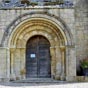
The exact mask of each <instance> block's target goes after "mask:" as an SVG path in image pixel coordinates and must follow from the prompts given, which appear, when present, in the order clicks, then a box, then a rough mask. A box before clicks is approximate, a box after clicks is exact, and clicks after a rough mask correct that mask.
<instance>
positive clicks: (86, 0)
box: [75, 0, 88, 75]
mask: <svg viewBox="0 0 88 88" xmlns="http://www.w3.org/2000/svg"><path fill="white" fill-rule="evenodd" d="M75 25H76V56H77V69H78V75H81V74H80V73H79V72H80V71H79V70H80V69H79V65H80V60H82V59H85V58H88V0H78V2H77V3H76V7H75Z"/></svg>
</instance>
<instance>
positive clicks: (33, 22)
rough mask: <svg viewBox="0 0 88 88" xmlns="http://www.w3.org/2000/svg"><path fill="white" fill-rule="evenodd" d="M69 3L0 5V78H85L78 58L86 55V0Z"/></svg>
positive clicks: (74, 0)
mask: <svg viewBox="0 0 88 88" xmlns="http://www.w3.org/2000/svg"><path fill="white" fill-rule="evenodd" d="M1 2H2V0H1ZM71 2H73V5H72V6H67V5H66V6H62V7H60V6H58V5H55V6H26V7H9V8H7V7H6V8H5V7H1V8H0V81H10V80H23V79H27V78H28V79H30V78H32V77H37V78H40V77H44V78H46V77H47V78H48V75H49V78H52V79H56V80H59V81H60V80H65V81H88V77H85V76H83V75H81V71H80V61H81V60H83V59H84V58H88V9H87V8H88V6H87V3H88V1H87V0H83V1H82V0H73V1H72V0H71ZM40 54H41V55H40ZM39 58H40V59H39ZM46 58H47V59H46ZM31 59H32V60H31ZM30 69H31V70H30ZM36 69H37V70H36ZM49 71H50V72H49ZM27 75H28V77H27Z"/></svg>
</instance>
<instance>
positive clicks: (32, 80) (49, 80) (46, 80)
mask: <svg viewBox="0 0 88 88" xmlns="http://www.w3.org/2000/svg"><path fill="white" fill-rule="evenodd" d="M13 82H14V83H63V82H64V83H65V82H66V81H60V80H54V79H52V78H30V79H24V80H16V81H13Z"/></svg>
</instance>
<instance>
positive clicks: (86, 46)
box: [0, 0, 88, 79]
mask: <svg viewBox="0 0 88 88" xmlns="http://www.w3.org/2000/svg"><path fill="white" fill-rule="evenodd" d="M74 1H75V3H76V0H74ZM87 3H88V0H77V3H76V4H75V8H57V7H48V8H39V7H37V8H35V7H31V8H25V9H24V8H14V9H7V10H6V9H4V10H3V9H0V47H1V48H0V61H1V62H0V65H1V66H0V70H1V71H0V78H1V79H3V78H9V77H10V75H9V74H10V73H9V72H10V70H9V65H7V63H8V62H9V59H8V55H9V52H8V44H7V43H5V41H6V40H5V39H4V38H3V36H4V37H5V36H6V35H7V34H8V33H9V32H8V31H7V30H9V26H11V24H13V22H14V21H15V20H16V19H17V18H18V19H19V16H22V15H23V14H25V13H37V12H40V13H41V12H45V13H49V14H51V15H52V16H55V17H58V19H59V18H61V19H62V20H63V22H64V23H65V24H66V25H67V26H68V28H69V30H70V31H71V34H72V36H73V41H74V46H73V47H75V48H74V49H73V50H74V51H72V53H74V55H75V53H76V61H77V62H73V63H74V64H75V63H77V70H78V71H79V66H80V60H82V59H84V58H86V57H88V5H87ZM19 21H20V22H21V19H20V20H19ZM14 26H16V25H14ZM9 36H10V34H9ZM2 45H3V46H2ZM75 50H76V52H75ZM72 53H71V52H69V54H72ZM69 58H71V61H74V60H73V59H74V58H75V56H73V57H69ZM67 63H68V64H69V65H70V64H73V63H72V62H67ZM73 69H74V66H73ZM69 70H70V71H72V69H69ZM67 74H68V73H67ZM73 74H75V72H74V73H73ZM79 75H80V74H79Z"/></svg>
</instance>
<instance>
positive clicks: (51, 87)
mask: <svg viewBox="0 0 88 88" xmlns="http://www.w3.org/2000/svg"><path fill="white" fill-rule="evenodd" d="M0 88H88V83H0Z"/></svg>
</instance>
